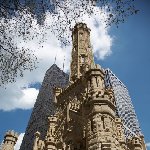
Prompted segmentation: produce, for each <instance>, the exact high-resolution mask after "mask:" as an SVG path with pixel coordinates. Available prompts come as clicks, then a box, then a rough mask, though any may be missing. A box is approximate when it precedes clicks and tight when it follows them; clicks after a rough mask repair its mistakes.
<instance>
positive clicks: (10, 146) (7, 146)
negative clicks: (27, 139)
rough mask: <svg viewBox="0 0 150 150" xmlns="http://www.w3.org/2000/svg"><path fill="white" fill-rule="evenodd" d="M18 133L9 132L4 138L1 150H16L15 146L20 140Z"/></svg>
mask: <svg viewBox="0 0 150 150" xmlns="http://www.w3.org/2000/svg"><path fill="white" fill-rule="evenodd" d="M18 136H19V135H18V133H16V132H14V131H13V130H12V131H7V132H6V134H5V136H4V141H3V144H2V147H1V150H14V146H15V144H16V142H17V140H18Z"/></svg>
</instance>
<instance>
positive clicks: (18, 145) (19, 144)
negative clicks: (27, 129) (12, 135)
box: [14, 133, 24, 150]
mask: <svg viewBox="0 0 150 150" xmlns="http://www.w3.org/2000/svg"><path fill="white" fill-rule="evenodd" d="M23 137H24V133H21V134H20V135H19V137H18V141H17V143H16V145H15V147H14V150H19V149H20V146H21V143H22V140H23Z"/></svg>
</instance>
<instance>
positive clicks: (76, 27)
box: [72, 23, 91, 33]
mask: <svg viewBox="0 0 150 150" xmlns="http://www.w3.org/2000/svg"><path fill="white" fill-rule="evenodd" d="M79 29H83V30H86V31H88V32H89V33H90V31H91V29H90V28H88V27H87V25H86V24H85V23H77V24H76V25H75V26H74V28H73V29H72V31H73V32H76V31H78V30H79Z"/></svg>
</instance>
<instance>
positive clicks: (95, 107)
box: [2, 23, 146, 150]
mask: <svg viewBox="0 0 150 150" xmlns="http://www.w3.org/2000/svg"><path fill="white" fill-rule="evenodd" d="M72 43H73V46H72V56H71V57H72V61H71V65H70V76H69V77H68V75H67V74H65V73H63V72H62V71H61V70H60V69H59V68H58V67H57V66H56V65H53V66H52V67H51V68H50V69H49V70H48V71H47V72H46V76H45V78H44V81H43V84H42V87H41V89H40V92H39V95H38V97H37V101H36V103H35V106H34V108H33V112H32V115H31V118H30V120H29V123H28V127H27V129H26V132H25V136H24V139H23V142H22V145H21V148H20V150H146V146H145V143H144V137H143V135H142V133H141V130H140V127H139V124H138V120H137V117H136V113H135V111H134V108H133V105H132V102H131V99H130V96H129V93H128V90H127V88H126V87H125V85H124V84H123V83H122V82H121V81H120V80H119V79H118V78H117V77H116V76H115V75H114V74H113V73H112V71H111V70H110V69H103V68H102V67H101V66H100V65H99V64H95V62H94V58H93V53H92V47H91V43H90V29H89V28H88V27H87V25H86V24H84V23H78V24H76V25H75V27H74V28H73V30H72ZM2 150H4V149H2ZM5 150H8V149H5ZM10 150H13V149H10Z"/></svg>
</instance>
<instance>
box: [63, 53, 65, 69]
mask: <svg viewBox="0 0 150 150" xmlns="http://www.w3.org/2000/svg"><path fill="white" fill-rule="evenodd" d="M64 67H65V55H64V61H63V71H64Z"/></svg>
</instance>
